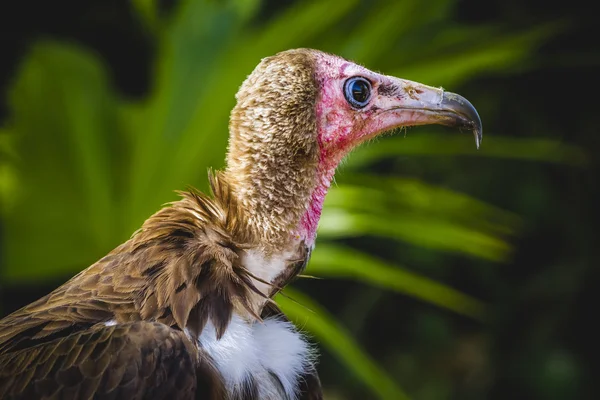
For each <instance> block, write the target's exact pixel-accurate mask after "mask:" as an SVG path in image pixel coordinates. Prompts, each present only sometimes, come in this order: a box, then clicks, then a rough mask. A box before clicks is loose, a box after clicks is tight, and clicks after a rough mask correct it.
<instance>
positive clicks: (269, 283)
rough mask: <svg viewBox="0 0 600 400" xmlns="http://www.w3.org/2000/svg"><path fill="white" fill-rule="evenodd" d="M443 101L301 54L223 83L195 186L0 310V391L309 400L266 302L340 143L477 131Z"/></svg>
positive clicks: (302, 358)
mask: <svg viewBox="0 0 600 400" xmlns="http://www.w3.org/2000/svg"><path fill="white" fill-rule="evenodd" d="M357 76H358V77H359V78H360V79H362V80H365V81H366V80H368V81H369V84H368V89H369V93H368V96H367V100H364V98H365V96H363V95H364V93H361V90H364V88H365V86H364V85H366V84H365V83H363V84H361V85H363V86H357V87H355V86H352V87H351V89H350V90H348V86H349V85H351V84H354V83H355V81H354V79H355V78H356V77H357ZM406 94H408V95H406ZM349 96H350V97H356V98H357V99H358V100H357V99H354V98H349ZM419 96H421V98H420V100H419V101H420V103H419V104H420V105H419V106H418V107H416V106H414V105H411V104H412V103H411V102H414V99H415V97H417V98H419ZM428 96H429V97H428ZM435 96H437V97H435ZM452 96H457V95H453V94H451V93H445V92H443V91H441V90H439V89H434V88H429V87H426V86H424V85H419V84H416V83H414V82H408V81H403V80H398V79H397V78H391V77H386V76H383V75H379V74H375V73H372V72H371V71H368V70H366V69H364V68H362V67H359V66H357V65H355V64H352V63H350V62H348V61H346V60H343V59H341V58H338V57H335V56H331V55H328V54H324V53H321V52H318V51H315V50H307V49H300V50H292V51H288V52H284V53H280V54H278V55H276V56H273V57H269V58H267V59H265V60H263V61H262V62H261V63H260V64H259V65H258V66H257V68H256V69H255V71H254V72H253V73H252V74H251V75H250V76H249V77H248V79H247V80H246V81H245V82H244V84H243V85H242V87H241V88H240V90H239V92H238V94H237V97H236V98H237V105H236V107H235V108H234V110H233V111H232V114H231V122H230V143H229V152H228V155H227V168H226V170H225V171H224V172H219V173H215V174H209V179H210V187H211V189H212V194H211V195H210V196H207V195H204V194H202V193H199V192H195V191H189V192H184V193H181V195H182V199H181V200H179V201H176V202H174V203H172V204H170V205H169V206H167V207H165V208H163V209H162V210H160V211H158V212H157V213H156V214H154V215H153V216H151V217H150V218H149V219H148V220H147V221H146V222H145V223H144V224H143V226H142V228H141V229H140V230H139V231H137V232H136V233H135V234H134V235H133V237H132V238H131V239H130V240H128V241H127V242H125V243H123V244H122V245H121V246H119V247H117V248H116V249H114V250H113V251H112V252H111V253H109V254H108V255H107V256H105V257H104V258H102V259H101V260H99V261H98V262H96V263H95V264H93V265H92V266H90V267H89V268H87V269H86V270H84V271H82V272H81V273H79V274H78V275H76V276H75V277H73V278H72V279H71V280H69V281H68V282H67V283H65V284H64V285H62V286H61V287H59V288H58V289H56V290H55V291H53V292H52V293H50V294H49V295H47V296H45V297H43V298H41V299H39V300H38V301H36V302H34V303H32V304H30V305H28V306H26V307H24V308H22V309H20V310H18V311H16V312H15V313H13V314H11V315H9V316H7V317H6V318H4V319H2V320H0V398H3V399H4V398H9V399H37V398H40V399H41V398H70V399H92V398H97V399H105V398H106V399H163V398H177V399H191V398H202V399H223V398H227V399H232V400H233V399H259V398H263V399H293V398H296V397H300V398H305V399H320V398H321V397H322V394H321V388H320V382H319V378H318V375H317V373H316V369H315V366H314V364H313V362H312V356H311V352H310V346H308V345H307V344H306V342H305V341H304V340H303V339H302V336H301V335H300V334H299V333H298V332H297V331H296V330H295V329H294V328H293V327H292V326H291V325H290V324H289V322H287V319H286V318H285V316H284V315H283V314H282V313H281V311H280V310H279V309H278V308H277V306H276V305H275V304H274V303H273V301H272V300H271V298H272V297H273V296H274V294H275V293H277V292H278V291H279V290H281V288H283V287H284V286H285V285H287V284H288V283H289V282H290V281H291V280H292V279H293V278H294V277H295V276H297V275H298V274H299V273H300V272H301V271H302V270H303V269H304V267H305V266H306V264H307V262H308V259H309V257H310V252H311V250H312V248H313V246H314V238H315V231H316V223H317V221H318V218H319V215H320V212H321V206H322V201H323V198H324V196H325V193H326V191H327V188H328V186H329V183H330V181H331V178H332V176H333V171H334V170H335V167H336V166H337V164H338V163H339V160H340V159H341V158H342V157H343V156H344V155H345V154H347V152H348V151H349V150H350V149H351V148H352V147H354V146H356V145H357V144H359V143H361V142H362V141H364V140H365V139H367V138H369V137H372V136H373V135H375V134H378V133H381V132H383V131H385V130H389V129H391V128H394V127H397V126H405V125H417V124H423V123H443V124H450V125H461V126H467V127H471V128H473V129H474V130H475V131H476V134H480V130H481V126H480V122H479V121H478V117H477V118H475V116H476V113H475V111H474V109H473V108H472V106H470V104H469V103H468V102H466V100H464V99H463V98H461V97H452ZM430 97H431V98H430ZM457 99H458V100H457ZM359 100H363V101H365V102H366V104H364V105H363V103H361V102H359ZM465 102H466V103H465ZM446 103H448V104H449V105H448V104H446ZM423 105H425V106H423ZM429 106H431V108H432V109H434V112H432V109H430V108H428V107H429ZM385 107H387V109H385ZM435 107H437V108H438V109H439V110H438V109H435ZM382 109H383V112H382V111H381V110H382ZM406 110H408V111H406ZM436 110H437V111H436ZM407 112H408V113H409V114H410V113H412V114H410V115H411V116H410V117H407V116H406V115H407ZM390 115H391V116H390ZM390 118H391V119H390ZM394 118H395V119H394Z"/></svg>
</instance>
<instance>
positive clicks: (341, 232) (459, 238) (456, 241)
mask: <svg viewBox="0 0 600 400" xmlns="http://www.w3.org/2000/svg"><path fill="white" fill-rule="evenodd" d="M318 234H319V237H320V238H326V239H338V238H345V237H358V236H364V235H372V236H378V237H387V238H391V239H396V240H401V241H404V242H406V243H411V244H414V245H417V246H422V247H425V248H430V249H436V250H443V251H450V252H458V253H463V254H466V255H470V256H473V257H478V258H482V259H485V260H490V261H497V262H500V261H506V260H507V259H508V258H509V257H510V255H511V247H510V245H509V244H508V243H506V242H505V241H504V240H502V239H500V238H497V237H495V236H492V235H490V234H487V233H484V232H481V231H478V230H475V229H470V228H467V227H463V226H460V225H457V224H454V223H451V222H448V221H440V220H439V219H438V218H431V217H427V216H413V215H403V216H398V215H390V216H387V217H384V216H375V215H370V214H367V213H357V212H349V211H348V210H344V209H341V208H337V209H331V208H329V209H326V210H324V211H323V215H322V217H321V222H320V224H319V231H318Z"/></svg>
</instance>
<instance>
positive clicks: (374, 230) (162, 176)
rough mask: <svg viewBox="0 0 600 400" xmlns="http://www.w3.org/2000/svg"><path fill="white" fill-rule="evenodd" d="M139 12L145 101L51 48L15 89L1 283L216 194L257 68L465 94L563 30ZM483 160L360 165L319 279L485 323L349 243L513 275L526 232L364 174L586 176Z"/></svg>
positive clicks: (370, 151)
mask: <svg viewBox="0 0 600 400" xmlns="http://www.w3.org/2000/svg"><path fill="white" fill-rule="evenodd" d="M133 4H134V6H135V8H136V9H137V10H138V12H139V14H140V19H141V20H142V21H143V22H144V26H145V27H146V29H147V30H148V31H149V32H151V34H152V35H154V37H155V40H156V43H157V46H158V50H157V56H156V61H155V66H154V76H153V84H152V88H151V92H150V94H149V95H148V96H147V98H145V99H143V100H141V101H131V100H128V99H126V98H124V97H123V96H122V95H120V94H119V93H117V92H116V91H115V90H114V89H113V88H112V86H111V80H110V77H109V76H108V75H107V69H106V67H105V66H104V64H103V62H102V60H100V59H99V58H98V57H97V56H96V55H95V54H93V53H92V52H90V51H89V50H87V49H84V48H81V47H78V46H75V45H69V44H65V43H60V42H54V41H44V42H40V43H37V44H36V45H35V46H33V47H32V48H31V51H30V52H29V55H28V56H27V57H26V58H25V59H24V61H23V64H22V66H21V68H20V70H19V72H18V74H17V76H16V78H15V81H14V85H13V87H12V90H11V93H10V110H11V114H10V120H9V121H8V123H7V124H6V126H5V127H4V128H3V130H2V131H0V154H7V155H10V157H7V158H6V159H7V161H2V162H0V196H2V202H3V204H6V205H7V207H6V209H5V208H3V209H2V218H3V222H4V224H5V229H6V232H7V235H6V237H5V238H4V243H3V251H4V254H5V258H6V262H7V263H6V264H7V266H6V268H4V269H3V270H2V274H3V275H2V280H3V281H4V282H13V283H14V282H19V281H25V280H31V279H34V278H35V279H45V278H47V277H50V276H56V275H60V274H72V273H75V272H77V271H79V270H80V269H81V268H82V267H85V266H87V265H89V264H91V263H92V262H94V260H95V259H97V258H98V257H100V256H102V255H103V254H105V253H106V252H107V251H109V250H110V249H111V248H112V247H114V246H115V245H117V244H118V243H120V242H122V241H123V240H125V239H127V237H128V235H130V234H131V232H133V231H134V230H135V229H136V228H137V227H139V225H140V223H141V222H142V221H143V220H144V219H145V218H146V217H147V216H149V215H150V214H151V213H152V212H154V211H155V210H156V209H157V208H158V207H160V205H161V204H163V203H165V202H167V201H171V200H174V199H175V195H174V193H173V190H175V189H184V188H185V187H186V186H187V185H193V186H197V187H199V188H201V189H204V188H205V187H206V170H207V168H208V167H215V168H218V167H220V166H222V164H223V159H224V152H225V146H226V142H227V123H228V115H229V111H230V109H231V108H232V107H233V105H234V101H235V99H234V94H235V92H236V90H237V87H238V86H239V85H240V83H241V82H242V81H243V79H244V77H245V76H246V75H247V74H248V73H249V72H250V71H251V70H252V68H253V67H254V66H255V65H256V64H257V62H258V61H259V60H260V58H261V57H264V56H268V55H271V54H274V53H276V52H278V51H280V50H284V49H287V48H293V47H300V46H306V47H316V48H321V49H323V50H327V51H331V52H334V53H338V54H341V55H342V56H346V57H349V58H353V59H356V60H357V61H359V62H362V63H364V64H366V65H368V66H369V67H372V68H374V69H383V70H385V71H386V72H388V73H390V74H393V75H397V76H402V77H405V78H409V79H415V80H421V81H423V82H426V83H429V84H434V85H436V84H437V85H439V84H444V85H447V86H451V87H452V88H454V87H455V86H456V85H457V84H458V83H461V82H463V81H465V80H467V79H468V78H470V77H472V76H474V75H476V74H483V73H499V72H501V71H506V70H507V69H508V70H510V68H512V67H516V65H517V63H520V64H522V63H523V62H524V61H525V60H526V59H527V55H528V54H529V53H530V51H531V50H532V49H533V48H535V47H536V46H537V45H539V44H540V43H541V41H543V40H544V38H546V37H547V36H548V35H549V34H551V33H552V32H553V31H555V30H556V29H557V28H556V27H554V26H542V27H533V28H531V29H530V30H527V31H523V32H521V33H517V34H515V33H511V34H506V33H504V32H503V31H502V29H501V27H476V26H475V27H469V26H456V25H455V24H454V23H452V20H451V11H452V6H453V1H450V0H435V1H433V2H430V4H428V6H427V7H422V2H419V1H417V0H404V1H399V2H394V3H392V4H389V3H387V2H382V1H378V2H374V4H372V5H371V4H367V2H359V1H346V2H339V1H337V0H336V1H333V0H325V1H312V2H298V3H295V4H294V5H293V6H291V7H290V8H288V9H285V10H283V11H281V12H280V13H279V14H278V15H276V16H275V17H273V18H271V19H269V20H268V21H267V22H265V23H261V24H258V23H256V19H255V16H256V13H257V11H258V10H259V9H260V3H259V2H257V1H250V2H244V1H232V2H224V3H221V2H208V1H201V0H187V1H184V2H182V4H181V5H180V6H179V7H178V8H177V10H176V11H175V12H174V13H173V15H170V16H169V17H163V18H162V19H161V17H160V13H159V12H158V11H157V2H156V1H147V0H136V1H134V2H133ZM417 9H418V10H419V12H418V13H417V12H415V11H416V10H417ZM359 16H360V18H359ZM522 65H523V64H522ZM525 65H526V64H525ZM486 135H487V134H486ZM431 143H435V145H431ZM484 146H485V147H484V149H483V150H481V151H475V149H474V148H475V146H474V144H473V143H472V140H470V138H468V137H467V136H466V135H464V136H452V137H451V136H443V137H442V136H437V135H435V136H433V135H424V134H421V133H419V134H417V135H414V136H413V135H411V136H410V138H403V137H396V138H390V139H385V140H382V141H380V142H379V143H377V144H374V145H372V146H370V147H369V146H365V148H363V149H360V150H358V151H356V153H355V154H353V155H352V156H351V157H350V161H349V163H348V165H347V171H348V172H347V173H345V174H343V175H341V176H340V177H339V178H338V182H337V186H336V187H334V188H333V189H332V190H331V193H330V194H329V196H328V198H327V202H326V205H325V212H324V214H323V219H322V222H321V225H320V229H319V240H318V245H317V250H316V251H315V253H314V256H313V259H312V262H311V264H310V266H309V273H311V274H314V275H317V276H326V277H335V278H340V279H352V280H356V281H360V282H364V283H365V284H367V285H373V286H376V287H378V288H380V289H382V290H388V291H392V292H397V293H400V294H403V295H408V296H412V297H415V298H417V299H420V300H422V301H424V302H428V303H431V304H434V305H436V306H439V307H442V308H445V309H448V310H451V311H453V312H456V313H460V314H462V315H466V316H469V317H472V318H475V319H480V318H482V315H483V313H484V309H485V306H484V305H483V304H482V303H481V302H479V301H477V300H475V299H474V298H472V297H471V296H469V295H467V294H464V293H461V292H459V291H457V290H455V289H453V288H451V287H449V286H447V285H445V284H443V283H442V282H439V281H435V280H432V279H430V278H427V277H425V276H422V275H420V274H418V273H417V272H415V271H412V270H410V269H408V268H405V267H400V266H399V265H396V264H397V263H395V262H388V261H385V260H383V259H380V258H377V257H374V256H373V255H370V254H367V253H365V252H364V251H362V250H359V249H352V248H350V247H348V246H347V245H346V239H348V238H352V237H365V236H374V237H379V238H382V239H386V240H391V241H392V242H398V243H404V244H408V245H411V246H415V247H418V248H426V249H428V251H431V252H441V253H442V254H459V255H466V256H468V257H471V258H474V259H481V260H487V261H492V262H504V261H506V260H508V259H510V257H511V250H512V249H511V244H510V238H511V237H512V236H513V235H516V234H518V232H519V228H520V225H521V222H520V220H519V218H518V217H517V216H515V215H512V214H510V213H508V212H506V211H503V210H500V209H498V208H497V207H494V206H492V205H490V204H487V203H484V202H482V201H480V200H477V199H475V198H473V197H471V196H469V195H466V194H463V193H458V192H455V191H452V190H449V189H447V188H443V187H440V186H436V185H432V184H428V183H425V182H423V181H420V180H417V179H414V178H407V177H398V176H380V175H377V174H375V173H365V172H364V171H365V170H367V169H368V168H367V167H368V166H369V165H370V164H371V163H373V162H375V161H378V160H381V159H385V158H389V157H396V156H397V155H440V154H444V155H451V156H457V155H468V156H477V157H504V158H515V159H525V160H532V161H545V162H554V163H567V164H575V165H581V164H585V154H584V153H583V152H582V151H581V150H580V149H578V148H575V147H572V146H570V147H569V146H564V145H563V144H562V143H558V142H554V141H551V140H547V139H532V140H527V141H525V140H522V139H511V138H508V137H503V136H497V135H495V136H492V137H489V136H486V137H485V138H484ZM359 170H360V171H362V173H358V172H356V171H359ZM463 173H468V171H463ZM32 249H34V250H33V251H32ZM290 293H293V295H292V297H294V298H295V299H296V300H298V301H299V302H300V303H301V304H303V305H305V306H306V307H308V308H309V309H312V310H313V311H314V313H311V312H309V311H308V310H307V309H306V308H303V307H300V306H299V305H298V304H296V303H294V302H292V301H290V300H289V299H286V298H280V299H279V301H280V304H281V305H282V306H283V307H284V309H285V310H286V311H287V312H288V313H289V314H290V315H291V316H292V317H293V318H294V319H295V320H296V321H299V323H300V325H301V326H304V327H305V328H306V329H307V330H308V331H310V333H312V334H313V335H314V336H315V337H316V339H317V340H318V341H319V342H320V343H322V345H323V346H324V347H325V348H326V349H327V350H328V351H330V352H332V353H333V354H335V355H336V357H338V358H339V359H340V360H341V362H342V363H343V364H344V365H345V366H346V367H347V368H348V369H349V371H352V372H353V373H354V374H355V375H356V377H357V378H358V379H360V380H361V381H362V382H363V383H364V384H365V385H366V386H367V387H368V388H370V389H371V390H372V392H373V394H375V395H377V396H379V397H381V398H390V399H391V398H393V399H401V398H406V395H405V394H404V393H403V392H402V391H401V389H399V388H398V386H397V385H396V384H395V383H394V380H393V379H392V378H391V377H390V376H389V375H388V374H387V373H385V372H384V370H383V368H382V367H380V366H377V364H375V362H374V361H373V360H371V359H370V358H369V357H368V356H367V355H366V354H365V352H364V351H362V350H361V349H360V347H359V345H358V344H357V343H356V342H355V341H354V340H353V339H352V338H351V336H350V335H349V334H348V333H347V332H346V331H345V329H344V328H343V327H342V326H341V324H340V322H338V321H336V320H335V319H334V317H332V316H330V315H328V314H327V313H326V312H325V310H323V309H321V308H320V307H318V306H317V305H316V304H315V303H314V302H313V301H312V300H310V299H309V298H307V297H305V296H304V295H302V294H300V293H298V292H292V291H288V294H290Z"/></svg>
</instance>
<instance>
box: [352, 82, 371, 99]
mask: <svg viewBox="0 0 600 400" xmlns="http://www.w3.org/2000/svg"><path fill="white" fill-rule="evenodd" d="M352 97H353V98H354V100H356V101H358V102H359V103H362V102H364V101H365V100H367V98H368V97H369V88H368V87H367V84H366V83H365V82H363V81H354V82H352Z"/></svg>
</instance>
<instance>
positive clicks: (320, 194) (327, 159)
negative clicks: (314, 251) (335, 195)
mask: <svg viewBox="0 0 600 400" xmlns="http://www.w3.org/2000/svg"><path fill="white" fill-rule="evenodd" d="M339 161H340V160H339V159H338V157H335V156H334V157H331V156H330V155H328V154H326V152H325V151H321V157H320V160H319V166H318V169H317V176H316V180H317V182H316V186H315V188H314V190H313V192H312V194H311V197H310V203H309V204H308V207H307V210H306V212H305V213H304V215H303V216H302V218H301V219H300V223H299V226H298V232H297V234H298V235H299V236H300V238H301V239H302V240H304V242H305V243H306V244H307V245H309V246H313V245H314V243H315V239H316V237H317V227H318V225H319V219H320V218H321V212H322V210H323V202H324V201H325V196H326V195H327V191H328V190H329V187H330V186H331V182H332V180H333V175H334V174H335V169H336V167H337V165H338V163H339Z"/></svg>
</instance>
